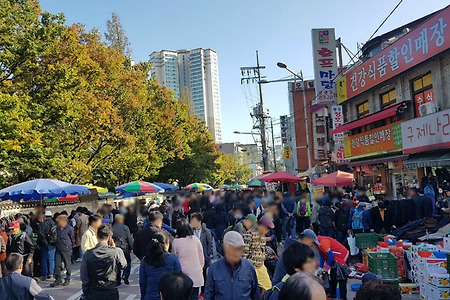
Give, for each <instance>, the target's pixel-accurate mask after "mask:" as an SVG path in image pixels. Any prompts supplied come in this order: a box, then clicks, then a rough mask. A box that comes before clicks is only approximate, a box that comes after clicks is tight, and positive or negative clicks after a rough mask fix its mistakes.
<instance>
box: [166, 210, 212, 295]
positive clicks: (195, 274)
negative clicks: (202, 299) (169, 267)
mask: <svg viewBox="0 0 450 300" xmlns="http://www.w3.org/2000/svg"><path fill="white" fill-rule="evenodd" d="M193 215H194V213H193V214H192V216H193ZM172 253H173V254H175V255H176V256H178V259H179V260H180V263H181V269H182V271H183V273H185V274H186V275H188V276H189V277H190V278H191V279H192V281H193V282H194V287H193V289H192V293H191V299H190V300H197V299H198V294H199V289H200V287H202V286H203V284H204V280H203V276H202V273H203V272H202V270H203V267H204V266H205V257H204V254H203V247H202V243H201V242H200V240H199V239H198V237H197V236H194V232H193V230H192V227H191V226H190V225H189V223H188V221H187V220H186V219H181V220H179V221H178V223H177V236H176V238H175V239H174V240H173V243H172Z"/></svg>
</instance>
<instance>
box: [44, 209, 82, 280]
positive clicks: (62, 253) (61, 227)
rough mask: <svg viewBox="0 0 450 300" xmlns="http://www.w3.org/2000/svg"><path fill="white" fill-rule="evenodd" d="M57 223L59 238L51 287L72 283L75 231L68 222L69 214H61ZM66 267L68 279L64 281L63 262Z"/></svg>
mask: <svg viewBox="0 0 450 300" xmlns="http://www.w3.org/2000/svg"><path fill="white" fill-rule="evenodd" d="M56 223H57V226H58V228H57V231H56V232H57V240H56V253H55V265H56V267H55V281H54V282H53V283H52V284H50V287H55V286H58V285H60V284H62V285H63V286H68V285H69V284H70V275H71V271H72V261H71V257H72V249H73V248H74V247H75V245H76V244H75V232H74V230H73V228H72V226H70V225H68V224H67V216H66V215H59V216H58V218H57V219H56ZM63 262H64V266H65V268H66V279H65V280H64V283H63V282H62V281H61V271H62V263H63Z"/></svg>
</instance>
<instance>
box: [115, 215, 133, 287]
mask: <svg viewBox="0 0 450 300" xmlns="http://www.w3.org/2000/svg"><path fill="white" fill-rule="evenodd" d="M124 222H125V217H124V216H123V215H120V214H117V215H115V216H114V224H113V226H112V229H113V232H114V233H113V240H114V243H116V246H117V247H119V248H120V249H122V250H123V254H124V255H125V259H126V260H127V266H126V267H125V269H124V270H123V273H122V277H121V278H122V280H123V282H124V283H125V284H126V285H128V284H130V282H129V281H128V277H130V272H131V253H133V243H134V239H133V237H132V236H131V232H130V229H129V228H128V226H127V225H125V224H124ZM119 278H120V277H119Z"/></svg>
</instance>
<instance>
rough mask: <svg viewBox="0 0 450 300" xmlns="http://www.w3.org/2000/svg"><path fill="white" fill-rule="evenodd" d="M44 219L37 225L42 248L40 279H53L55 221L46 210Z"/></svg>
mask: <svg viewBox="0 0 450 300" xmlns="http://www.w3.org/2000/svg"><path fill="white" fill-rule="evenodd" d="M44 217H45V221H44V222H43V223H42V224H40V225H39V244H40V246H41V250H42V259H41V272H42V274H41V275H42V277H41V280H42V281H44V280H47V279H50V280H51V279H53V273H54V271H55V251H56V246H55V244H56V223H55V221H54V220H53V219H52V212H51V211H49V210H47V211H46V212H45V213H44Z"/></svg>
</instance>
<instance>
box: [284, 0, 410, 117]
mask: <svg viewBox="0 0 450 300" xmlns="http://www.w3.org/2000/svg"><path fill="white" fill-rule="evenodd" d="M402 2H403V0H400V1H399V2H398V3H397V5H396V6H395V7H394V8H393V9H392V10H391V12H390V13H389V14H388V15H387V17H386V18H385V19H384V20H383V22H381V24H380V25H379V26H378V27H377V29H376V30H375V31H374V32H373V33H372V35H371V36H370V37H369V38H368V39H367V42H368V41H370V40H371V39H372V38H373V37H374V36H375V34H377V32H378V31H379V30H380V28H381V27H382V26H383V25H384V23H386V21H387V20H388V19H389V18H390V17H391V15H392V14H393V13H394V12H395V11H396V10H397V8H398V7H399V6H400V4H401V3H402ZM367 42H366V43H367ZM360 52H361V49H359V50H358V51H357V52H356V53H355V54H354V55H353V57H350V61H349V63H347V64H346V65H345V67H344V68H341V70H340V71H339V72H338V74H336V76H334V78H333V80H332V81H335V80H336V79H337V78H338V77H339V76H340V75H341V74H342V73H343V72H344V70H347V67H348V66H349V65H350V63H351V61H353V59H354V58H356V56H358V55H359V53H360ZM324 90H325V87H324V88H323V89H322V90H321V91H320V92H319V93H317V95H316V96H314V97H313V98H312V99H311V100H310V101H309V102H308V103H307V104H306V106H305V107H303V108H302V109H300V110H298V111H294V112H292V113H290V114H288V115H286V116H287V117H288V118H290V117H292V116H294V115H295V114H296V113H302V112H304V110H305V109H307V107H309V106H310V105H311V103H312V102H313V101H314V100H316V98H317V97H318V96H319V95H320V94H321V93H322V92H323V91H324Z"/></svg>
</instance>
